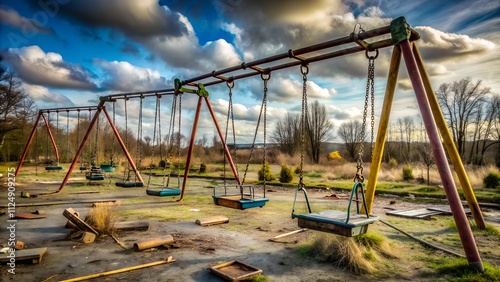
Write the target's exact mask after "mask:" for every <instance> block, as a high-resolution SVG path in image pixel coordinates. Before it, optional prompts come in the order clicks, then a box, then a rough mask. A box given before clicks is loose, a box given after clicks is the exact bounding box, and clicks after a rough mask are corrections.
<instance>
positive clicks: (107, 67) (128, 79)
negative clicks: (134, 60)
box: [95, 60, 172, 92]
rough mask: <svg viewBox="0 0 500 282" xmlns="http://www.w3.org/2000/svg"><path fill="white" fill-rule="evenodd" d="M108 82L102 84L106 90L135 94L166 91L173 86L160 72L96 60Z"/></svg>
mask: <svg viewBox="0 0 500 282" xmlns="http://www.w3.org/2000/svg"><path fill="white" fill-rule="evenodd" d="M95 64H96V65H98V66H100V67H101V68H102V70H103V71H104V73H105V76H106V78H107V80H104V81H103V82H102V83H101V87H103V88H105V89H106V90H116V91H123V92H134V91H143V90H151V89H164V88H168V87H167V86H171V85H172V83H171V81H167V79H166V78H165V77H163V76H161V75H160V72H158V71H156V70H152V69H148V68H141V67H138V66H134V65H132V64H130V63H129V62H123V61H122V62H118V61H113V62H108V61H102V60H96V61H95Z"/></svg>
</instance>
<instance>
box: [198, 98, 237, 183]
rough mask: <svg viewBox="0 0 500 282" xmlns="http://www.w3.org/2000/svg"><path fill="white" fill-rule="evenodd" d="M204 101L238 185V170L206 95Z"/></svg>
mask: <svg viewBox="0 0 500 282" xmlns="http://www.w3.org/2000/svg"><path fill="white" fill-rule="evenodd" d="M205 102H207V107H208V110H209V111H210V115H212V119H213V120H214V124H215V127H216V128H217V132H218V133H219V137H220V140H221V142H222V145H223V146H224V152H225V154H226V156H227V159H228V161H229V165H230V166H231V169H232V170H233V174H234V178H236V181H238V185H241V180H240V177H239V176H238V170H237V169H236V166H235V165H234V162H233V158H232V157H231V153H230V152H229V149H228V148H227V144H226V140H224V135H222V130H221V129H220V126H219V123H218V122H217V118H216V117H215V113H214V110H213V109H212V105H211V104H210V100H209V99H208V97H205ZM228 118H229V117H228ZM234 145H235V146H236V144H234Z"/></svg>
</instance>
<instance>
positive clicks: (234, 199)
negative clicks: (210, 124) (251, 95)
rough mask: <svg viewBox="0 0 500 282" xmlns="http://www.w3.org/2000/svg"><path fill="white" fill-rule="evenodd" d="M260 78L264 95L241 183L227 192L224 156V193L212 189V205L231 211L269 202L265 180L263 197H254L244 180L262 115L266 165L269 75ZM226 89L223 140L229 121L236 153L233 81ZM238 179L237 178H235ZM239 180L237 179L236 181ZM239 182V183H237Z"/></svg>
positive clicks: (250, 186) (252, 190)
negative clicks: (226, 107)
mask: <svg viewBox="0 0 500 282" xmlns="http://www.w3.org/2000/svg"><path fill="white" fill-rule="evenodd" d="M261 78H262V80H263V82H264V94H263V99H262V105H261V108H260V113H259V118H258V121H257V126H256V128H255V134H254V136H253V142H252V147H251V149H250V156H249V158H248V162H247V164H246V168H245V173H244V175H243V180H242V181H241V184H237V185H235V186H234V187H233V188H234V189H231V190H233V191H234V192H229V191H228V186H227V185H226V177H225V171H226V167H225V165H226V155H225V154H224V187H223V188H224V193H223V194H218V193H217V188H218V187H214V194H213V196H212V198H213V200H214V203H215V204H216V205H219V206H224V207H228V208H233V209H240V210H244V209H249V208H256V207H263V206H265V205H266V203H267V202H268V201H269V199H268V198H266V179H265V177H264V183H263V184H264V188H263V190H264V193H263V196H261V197H259V196H256V195H255V187H254V186H253V185H245V179H246V175H247V172H248V167H249V165H250V161H251V159H252V153H253V151H254V148H255V140H256V138H257V134H258V131H259V125H260V120H261V117H262V113H264V115H263V119H264V126H263V128H264V157H263V165H265V164H266V109H267V82H268V81H269V79H270V78H271V73H267V74H264V73H261ZM226 85H227V87H228V88H229V104H228V116H227V121H226V134H225V135H226V136H225V139H226V140H227V131H228V127H229V125H228V123H229V119H231V121H232V131H233V143H234V144H233V145H234V151H235V152H236V137H235V130H234V114H233V105H232V104H233V102H232V94H233V93H232V89H233V87H234V81H231V82H226ZM237 177H238V178H239V176H237ZM238 180H239V179H238ZM238 182H239V181H238Z"/></svg>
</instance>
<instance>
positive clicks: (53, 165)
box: [45, 111, 64, 171]
mask: <svg viewBox="0 0 500 282" xmlns="http://www.w3.org/2000/svg"><path fill="white" fill-rule="evenodd" d="M56 113H57V114H56V128H55V129H56V140H57V141H59V111H56ZM47 119H48V120H49V121H48V122H47V123H46V126H47V145H46V146H47V147H46V148H47V153H46V157H45V160H46V161H48V155H49V137H50V138H51V139H52V141H53V145H54V150H56V160H55V161H50V164H47V166H45V170H46V171H60V170H63V169H64V167H62V166H60V165H59V153H58V152H57V147H56V146H57V145H56V144H57V141H56V140H54V138H53V136H52V132H51V130H50V111H47Z"/></svg>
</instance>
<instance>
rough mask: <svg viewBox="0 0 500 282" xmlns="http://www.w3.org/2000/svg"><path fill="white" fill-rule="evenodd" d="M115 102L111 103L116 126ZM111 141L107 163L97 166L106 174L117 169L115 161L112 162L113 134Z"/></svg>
mask: <svg viewBox="0 0 500 282" xmlns="http://www.w3.org/2000/svg"><path fill="white" fill-rule="evenodd" d="M115 103H116V102H115V101H113V119H112V121H113V124H116V107H115ZM112 136H113V137H112V139H111V155H110V157H109V162H107V163H106V162H104V163H101V164H100V165H99V167H100V168H101V169H102V171H104V172H108V173H111V172H114V171H115V169H116V168H117V167H118V164H115V161H114V156H115V135H114V134H113V135H112Z"/></svg>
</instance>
